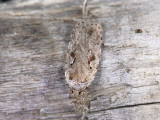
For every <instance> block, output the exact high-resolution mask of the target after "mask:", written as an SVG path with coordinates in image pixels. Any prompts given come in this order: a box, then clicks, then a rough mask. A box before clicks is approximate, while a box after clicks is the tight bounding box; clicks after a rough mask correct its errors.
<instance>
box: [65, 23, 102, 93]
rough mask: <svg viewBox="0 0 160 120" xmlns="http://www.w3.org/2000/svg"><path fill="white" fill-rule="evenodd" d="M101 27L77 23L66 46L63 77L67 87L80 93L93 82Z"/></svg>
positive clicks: (93, 24)
mask: <svg viewBox="0 0 160 120" xmlns="http://www.w3.org/2000/svg"><path fill="white" fill-rule="evenodd" d="M101 43H102V26H101V25H100V24H97V23H92V22H89V21H87V20H86V21H84V20H83V21H79V22H77V23H76V24H75V26H74V28H73V31H72V33H71V41H70V42H69V45H68V51H67V57H66V66H65V69H66V71H65V77H66V82H67V83H68V85H69V87H70V88H71V89H73V90H75V91H82V90H84V89H85V88H86V87H88V86H89V85H90V83H91V82H92V81H93V80H94V77H95V75H96V72H97V66H98V64H99V60H100V55H101Z"/></svg>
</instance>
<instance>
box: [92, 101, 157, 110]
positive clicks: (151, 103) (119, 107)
mask: <svg viewBox="0 0 160 120" xmlns="http://www.w3.org/2000/svg"><path fill="white" fill-rule="evenodd" d="M155 104H160V102H150V103H140V104H134V105H124V106H117V107H111V108H108V109H103V110H97V111H93V112H99V111H106V110H115V109H121V108H131V107H139V106H145V105H155Z"/></svg>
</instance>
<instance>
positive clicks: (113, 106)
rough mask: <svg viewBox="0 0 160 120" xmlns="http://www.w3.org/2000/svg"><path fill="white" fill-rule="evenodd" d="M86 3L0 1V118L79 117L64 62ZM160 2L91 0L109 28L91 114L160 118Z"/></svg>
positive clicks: (92, 11)
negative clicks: (72, 35) (72, 32)
mask: <svg viewBox="0 0 160 120" xmlns="http://www.w3.org/2000/svg"><path fill="white" fill-rule="evenodd" d="M82 5H83V1H82V0H52V1H51V0H36V1H33V0H15V1H12V2H8V3H1V4H0V120H79V119H80V117H81V116H80V115H79V114H77V113H76V112H74V109H73V107H74V105H73V104H72V103H71V102H72V99H71V98H69V87H68V85H67V84H66V82H65V78H64V65H65V56H66V50H67V45H68V42H69V41H70V33H71V30H72V27H73V25H74V23H75V21H76V20H77V19H81V18H82V16H81V14H82V11H81V10H82ZM159 6H160V1H159V0H154V1H153V0H134V1H133V0H114V1H113V0H89V15H90V17H92V20H93V21H97V22H101V23H102V25H103V30H104V32H103V37H104V38H103V46H102V57H101V62H100V65H99V68H98V73H97V75H96V79H95V80H94V81H93V82H92V84H91V85H90V86H89V87H88V88H87V89H86V91H87V92H89V94H90V95H91V101H90V110H89V113H88V114H87V117H88V119H89V120H160V114H159V113H160V86H159V82H160V32H159V31H160V7H159ZM137 29H139V30H137ZM141 30H142V31H141ZM137 32H139V33H137Z"/></svg>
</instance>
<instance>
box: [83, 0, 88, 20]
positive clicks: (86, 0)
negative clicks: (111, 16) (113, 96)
mask: <svg viewBox="0 0 160 120" xmlns="http://www.w3.org/2000/svg"><path fill="white" fill-rule="evenodd" d="M87 3H88V0H84V3H83V10H82V14H83V18H87V16H88V7H87Z"/></svg>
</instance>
